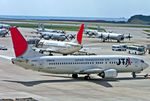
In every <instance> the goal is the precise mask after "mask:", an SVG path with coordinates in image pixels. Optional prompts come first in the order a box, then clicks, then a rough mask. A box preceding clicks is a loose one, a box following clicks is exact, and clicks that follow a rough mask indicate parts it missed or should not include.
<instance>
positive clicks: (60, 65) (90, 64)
mask: <svg viewBox="0 0 150 101" xmlns="http://www.w3.org/2000/svg"><path fill="white" fill-rule="evenodd" d="M82 27H83V26H82ZM10 31H11V35H12V41H13V45H14V52H15V55H16V58H13V59H11V60H12V63H14V64H16V65H19V66H21V67H24V68H26V69H33V70H37V71H42V72H49V73H59V74H72V77H73V78H77V77H78V74H86V76H85V78H84V79H90V76H89V75H90V74H98V76H100V77H102V78H114V77H117V73H120V72H132V75H133V77H136V75H135V73H137V72H141V71H142V70H144V69H145V68H147V67H148V64H147V63H146V62H144V61H143V60H142V59H139V58H136V57H131V56H122V55H121V56H118V55H115V56H113V55H102V56H43V55H42V54H40V53H38V52H35V51H33V50H32V49H31V48H30V47H28V44H27V42H26V40H25V39H24V38H23V36H22V35H21V34H20V32H19V31H18V30H17V28H15V27H11V28H10ZM2 57H3V56H2Z"/></svg>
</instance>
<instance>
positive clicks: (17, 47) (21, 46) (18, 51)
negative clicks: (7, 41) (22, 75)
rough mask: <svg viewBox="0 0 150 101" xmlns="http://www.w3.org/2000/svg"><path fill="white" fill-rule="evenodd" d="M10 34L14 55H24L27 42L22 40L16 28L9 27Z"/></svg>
mask: <svg viewBox="0 0 150 101" xmlns="http://www.w3.org/2000/svg"><path fill="white" fill-rule="evenodd" d="M10 32H11V37H12V41H13V45H14V51H15V55H16V57H18V56H21V55H22V54H23V53H25V51H26V49H27V47H28V44H27V41H26V40H25V39H24V37H23V36H22V35H21V33H20V32H19V31H18V29H17V28H16V27H11V28H10Z"/></svg>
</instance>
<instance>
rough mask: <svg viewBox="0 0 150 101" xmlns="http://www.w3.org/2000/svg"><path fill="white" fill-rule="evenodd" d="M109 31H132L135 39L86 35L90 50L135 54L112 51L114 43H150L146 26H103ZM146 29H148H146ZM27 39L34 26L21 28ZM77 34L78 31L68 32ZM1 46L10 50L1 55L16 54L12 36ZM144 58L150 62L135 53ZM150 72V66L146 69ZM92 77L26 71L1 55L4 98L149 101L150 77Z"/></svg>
mask: <svg viewBox="0 0 150 101" xmlns="http://www.w3.org/2000/svg"><path fill="white" fill-rule="evenodd" d="M102 28H105V29H106V30H107V31H113V32H117V33H123V34H126V35H128V33H131V35H133V39H131V40H130V41H129V40H128V39H126V40H124V41H123V42H121V43H117V42H116V41H110V42H106V43H103V42H102V41H101V39H95V38H88V37H87V36H84V38H83V46H84V48H85V49H86V50H87V51H89V52H94V53H96V54H99V55H132V54H128V53H127V52H119V51H112V50H111V46H112V45H114V44H127V45H131V44H143V45H146V44H148V43H150V39H148V36H147V34H145V32H144V31H143V28H128V27H102ZM144 29H145V28H144ZM19 30H20V32H21V33H22V34H23V35H24V36H25V38H26V39H28V38H29V37H34V36H36V34H31V33H30V32H32V31H33V29H31V28H19ZM67 33H76V32H70V31H69V32H67ZM0 45H2V46H6V47H7V48H8V50H7V51H2V50H0V55H6V56H11V57H15V56H14V51H13V46H12V41H11V36H10V35H8V36H6V37H5V38H0ZM132 56H136V57H139V58H142V59H144V61H146V62H147V63H149V65H150V55H149V54H148V53H146V54H145V55H132ZM142 73H143V74H146V73H150V68H147V69H146V70H144V71H143V72H142ZM91 78H92V79H91V80H84V77H83V76H81V77H79V78H78V79H72V78H71V75H61V74H50V73H41V72H37V71H32V70H25V69H24V68H21V67H19V66H16V65H14V64H12V63H11V61H10V60H6V59H3V58H0V99H4V98H11V99H15V98H25V97H32V98H34V99H36V100H38V101H149V100H150V98H149V97H150V78H149V77H147V78H144V77H143V76H140V77H137V78H135V79H133V78H132V76H131V74H130V73H120V74H119V75H118V77H117V78H114V79H101V78H100V77H98V76H97V75H91Z"/></svg>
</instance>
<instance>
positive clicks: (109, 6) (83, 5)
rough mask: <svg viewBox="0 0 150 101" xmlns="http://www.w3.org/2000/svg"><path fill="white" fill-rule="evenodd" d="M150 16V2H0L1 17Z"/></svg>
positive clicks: (44, 0)
mask: <svg viewBox="0 0 150 101" xmlns="http://www.w3.org/2000/svg"><path fill="white" fill-rule="evenodd" d="M137 14H143V15H150V0H0V15H25V16H69V17H106V18H120V17H125V18H129V17H130V16H133V15H137Z"/></svg>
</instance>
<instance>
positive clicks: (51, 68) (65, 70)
mask: <svg viewBox="0 0 150 101" xmlns="http://www.w3.org/2000/svg"><path fill="white" fill-rule="evenodd" d="M12 61H13V63H15V64H17V65H20V66H22V67H24V68H26V69H32V70H36V71H42V72H48V73H59V74H74V73H78V74H82V72H77V71H78V70H80V69H83V68H95V67H96V68H100V69H104V70H108V69H115V70H116V71H117V72H141V71H142V70H144V69H145V68H146V67H147V66H148V64H146V63H145V62H144V61H143V60H141V59H138V58H135V57H128V56H90V57H89V56H42V57H35V58H27V59H19V58H16V59H13V60H12Z"/></svg>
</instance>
